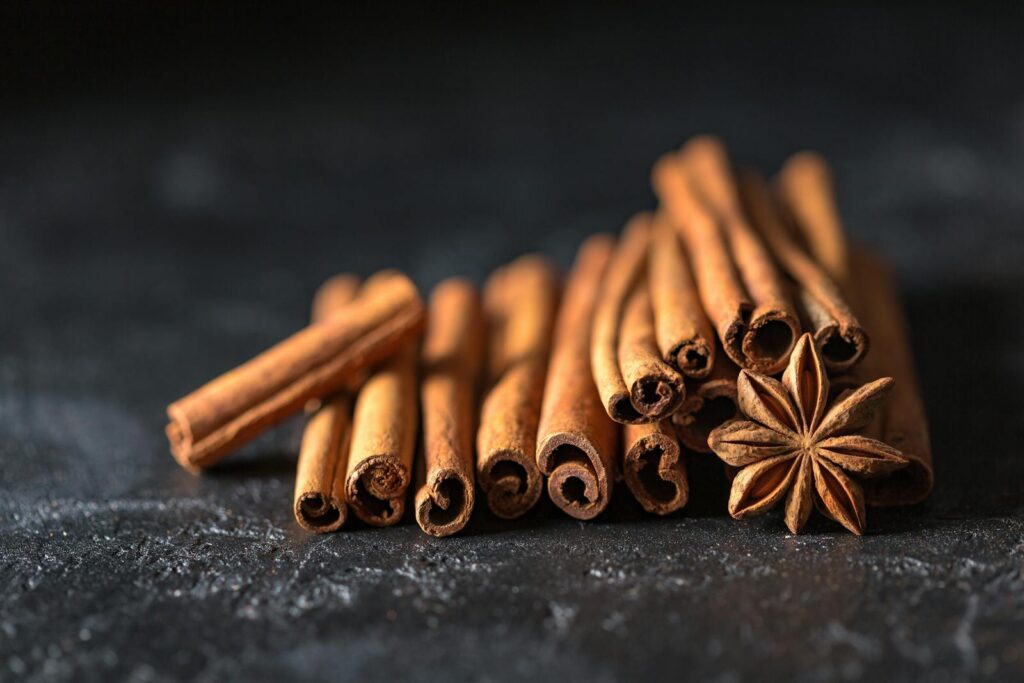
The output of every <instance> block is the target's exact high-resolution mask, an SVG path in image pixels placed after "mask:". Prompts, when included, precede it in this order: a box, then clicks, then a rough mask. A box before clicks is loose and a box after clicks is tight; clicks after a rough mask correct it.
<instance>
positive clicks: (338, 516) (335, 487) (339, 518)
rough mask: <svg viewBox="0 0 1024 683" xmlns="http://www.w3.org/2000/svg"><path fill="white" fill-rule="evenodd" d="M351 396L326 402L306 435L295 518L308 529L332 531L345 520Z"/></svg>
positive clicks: (318, 411) (296, 489) (302, 452)
mask: <svg viewBox="0 0 1024 683" xmlns="http://www.w3.org/2000/svg"><path fill="white" fill-rule="evenodd" d="M351 409H352V402H351V399H350V398H349V396H348V395H347V394H343V395H340V396H338V397H336V398H333V399H331V400H330V401H328V402H326V403H324V404H323V405H322V406H321V407H320V408H319V409H318V410H317V411H316V413H314V414H313V416H312V417H311V418H310V419H309V423H308V424H307V425H306V429H305V431H304V432H303V435H302V447H301V448H300V450H299V462H298V469H297V472H296V475H295V496H294V500H293V505H292V507H293V510H294V512H295V521H296V522H298V524H299V526H301V527H302V528H303V529H305V530H306V531H312V532H314V533H328V532H331V531H337V530H338V529H339V528H341V526H342V525H343V524H344V523H345V519H346V517H347V507H346V503H345V487H344V481H343V475H342V474H341V473H342V472H344V469H345V461H346V455H347V453H348V438H349V430H350V426H351V421H350V413H351Z"/></svg>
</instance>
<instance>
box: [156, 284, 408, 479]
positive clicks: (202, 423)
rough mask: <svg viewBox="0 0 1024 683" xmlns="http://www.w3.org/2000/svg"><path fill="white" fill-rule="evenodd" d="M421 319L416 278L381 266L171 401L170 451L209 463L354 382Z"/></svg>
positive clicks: (191, 466)
mask: <svg viewBox="0 0 1024 683" xmlns="http://www.w3.org/2000/svg"><path fill="white" fill-rule="evenodd" d="M422 325H423V304H422V302H421V301H420V297H419V293H418V292H417V291H416V286H415V285H413V283H412V282H411V281H410V280H409V279H408V278H406V277H405V276H404V275H402V274H400V273H397V272H393V271H387V272H382V273H378V274H377V275H375V276H373V277H372V278H370V279H369V280H367V282H366V284H365V285H364V286H363V288H362V289H361V290H360V292H359V294H358V296H356V298H355V299H353V300H352V301H351V302H350V303H348V304H346V305H345V306H344V307H342V309H341V310H339V311H338V312H337V313H336V314H334V315H331V316H329V317H327V318H326V319H325V320H323V321H322V322H318V323H313V324H311V325H310V326H309V327H307V328H306V329H304V330H302V331H300V332H297V333H295V334H294V335H292V336H291V337H289V338H288V339H286V340H284V341H282V342H280V343H279V344H277V345H276V346H274V347H272V348H270V349H269V350H267V351H264V352H263V353H261V354H260V355H258V356H256V357H255V358H253V359H252V360H250V361H248V362H247V363H245V364H243V365H240V366H239V367H237V368H235V369H234V370H232V371H230V372H228V373H226V374H224V375H222V376H221V377H218V378H217V379H215V380H213V381H212V382H210V383H208V384H206V385H205V386H203V387H201V388H200V389H198V390H196V391H194V392H193V393H191V394H189V395H188V396H186V397H184V398H182V399H180V400H178V401H175V402H174V403H172V404H171V405H170V406H168V408H167V416H168V417H169V418H170V424H169V425H168V426H167V437H168V439H169V441H170V444H171V453H173V454H174V457H175V458H176V459H177V460H178V462H179V463H180V464H181V465H182V466H183V467H184V468H186V469H188V470H190V471H192V472H196V471H198V470H200V469H202V468H206V467H210V466H211V465H213V464H214V463H216V462H217V461H218V460H220V459H221V458H223V457H224V456H225V455H227V454H228V453H230V452H231V451H233V450H235V449H236V448H238V447H239V446H241V445H242V444H244V443H246V442H247V441H249V440H250V439H252V438H253V437H255V436H257V435H258V434H260V433H262V432H263V431H264V430H266V429H267V428H269V427H271V426H273V425H275V424H277V423H278V422H280V421H282V420H283V419H285V418H287V417H289V416H291V415H293V414H295V413H296V412H298V411H299V410H300V409H301V408H302V407H303V405H305V403H306V402H307V401H309V400H310V399H315V398H323V397H324V396H327V395H329V394H331V393H333V392H335V391H338V390H339V389H341V388H343V387H345V386H346V385H347V384H349V383H351V382H352V380H353V379H354V378H355V377H356V376H357V375H358V373H359V372H360V371H362V370H363V369H364V368H366V367H367V366H369V365H372V364H373V363H375V362H377V361H380V360H383V359H384V358H386V357H388V356H390V355H391V354H393V353H394V352H395V350H396V349H397V348H399V347H400V346H401V345H402V344H403V343H405V342H406V341H408V340H410V339H412V338H413V337H415V336H416V335H417V334H418V333H419V331H420V330H421V329H422Z"/></svg>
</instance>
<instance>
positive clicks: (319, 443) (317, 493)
mask: <svg viewBox="0 0 1024 683" xmlns="http://www.w3.org/2000/svg"><path fill="white" fill-rule="evenodd" d="M358 289H359V278H357V277H356V276H354V275H337V276H335V277H332V278H331V279H329V280H327V281H326V282H325V283H324V284H322V285H321V286H320V288H319V289H318V290H317V293H316V295H315V297H314V298H313V314H312V320H313V322H318V321H321V320H324V319H325V318H327V317H328V316H329V315H333V314H334V313H335V312H336V311H337V310H339V309H341V308H342V307H343V306H344V305H345V304H347V303H348V302H350V301H351V300H352V299H353V298H354V297H355V295H356V290H358ZM351 409H352V399H351V396H350V395H349V393H348V392H342V393H340V394H338V395H336V396H334V397H332V398H329V399H327V400H326V401H325V402H324V403H323V404H322V405H320V406H319V407H318V408H317V409H316V410H315V412H314V413H313V415H312V416H311V417H310V418H309V422H308V423H307V424H306V428H305V430H304V431H303V433H302V446H301V448H300V449H299V460H298V465H297V468H296V475H295V494H294V497H293V500H292V510H293V512H294V514H295V521H296V522H298V524H299V526H301V527H302V528H303V529H306V530H307V531H313V532H317V533H327V532H331V531H337V530H338V529H339V528H340V527H341V526H342V525H343V524H344V523H345V519H346V517H347V516H348V515H347V511H348V507H347V505H346V504H345V486H344V476H343V475H344V471H345V462H346V460H347V456H348V440H349V428H350V426H351V419H350V418H351Z"/></svg>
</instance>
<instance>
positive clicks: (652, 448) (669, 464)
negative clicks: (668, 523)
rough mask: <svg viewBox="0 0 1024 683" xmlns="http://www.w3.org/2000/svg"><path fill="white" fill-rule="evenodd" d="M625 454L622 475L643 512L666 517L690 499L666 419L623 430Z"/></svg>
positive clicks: (674, 437)
mask: <svg viewBox="0 0 1024 683" xmlns="http://www.w3.org/2000/svg"><path fill="white" fill-rule="evenodd" d="M623 436H624V439H625V445H626V453H625V458H624V460H623V465H622V476H623V479H625V480H626V486H628V487H629V490H630V491H632V493H633V496H634V497H635V498H636V499H637V501H638V502H639V503H640V505H641V506H643V508H644V510H646V511H647V512H652V513H654V514H656V515H667V514H669V513H670V512H675V511H676V510H678V509H680V508H682V507H683V506H684V505H686V501H687V500H688V499H689V496H690V486H689V482H688V481H687V478H686V463H685V462H684V460H683V458H682V453H681V451H680V448H679V441H678V440H677V439H676V435H675V432H674V430H673V428H672V425H671V423H670V422H669V421H668V420H663V421H661V422H652V423H649V424H636V425H626V426H625V427H623Z"/></svg>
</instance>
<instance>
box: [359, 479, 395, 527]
mask: <svg viewBox="0 0 1024 683" xmlns="http://www.w3.org/2000/svg"><path fill="white" fill-rule="evenodd" d="M352 503H353V504H355V505H358V506H359V507H360V508H362V511H363V512H364V513H368V514H369V516H371V517H373V518H375V519H380V520H381V521H384V520H387V519H388V518H389V517H391V514H392V513H393V512H394V510H393V509H392V507H391V501H389V500H381V499H380V498H378V497H377V496H375V495H373V494H372V493H370V491H369V490H368V489H367V488H366V484H365V482H364V481H363V478H362V477H360V478H359V479H357V480H356V495H355V499H354V500H353V501H352Z"/></svg>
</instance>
